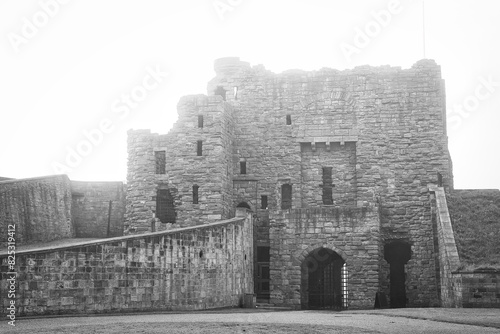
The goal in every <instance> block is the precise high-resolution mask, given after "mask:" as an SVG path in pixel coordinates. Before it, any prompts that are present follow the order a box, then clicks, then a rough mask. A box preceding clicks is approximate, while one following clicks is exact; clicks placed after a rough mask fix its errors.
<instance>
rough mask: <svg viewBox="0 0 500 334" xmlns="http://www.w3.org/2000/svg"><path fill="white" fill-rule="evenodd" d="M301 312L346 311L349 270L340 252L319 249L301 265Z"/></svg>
mask: <svg viewBox="0 0 500 334" xmlns="http://www.w3.org/2000/svg"><path fill="white" fill-rule="evenodd" d="M301 276H302V279H301V306H302V309H335V310H341V309H346V308H347V269H346V266H345V260H344V259H343V258H342V256H340V255H339V254H338V253H337V252H335V251H333V250H331V249H329V248H324V247H319V248H316V249H315V250H313V251H311V252H309V253H308V254H307V256H305V258H304V260H303V262H302V264H301Z"/></svg>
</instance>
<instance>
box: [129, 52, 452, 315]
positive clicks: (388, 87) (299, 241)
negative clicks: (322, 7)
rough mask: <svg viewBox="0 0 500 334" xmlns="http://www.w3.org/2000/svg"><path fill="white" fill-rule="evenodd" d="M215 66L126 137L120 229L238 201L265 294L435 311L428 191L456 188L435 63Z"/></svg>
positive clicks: (283, 299)
mask: <svg viewBox="0 0 500 334" xmlns="http://www.w3.org/2000/svg"><path fill="white" fill-rule="evenodd" d="M215 72H216V76H215V78H214V79H212V80H211V81H210V82H209V83H208V96H204V95H196V96H188V97H184V98H182V99H181V100H180V102H179V105H178V112H179V119H178V121H177V122H176V123H175V124H174V126H173V128H172V129H171V130H170V132H169V133H168V134H166V135H158V134H151V133H150V132H149V131H145V130H136V131H130V132H129V139H128V140H129V142H128V153H129V166H128V182H127V184H128V192H127V228H128V233H140V232H141V231H148V230H150V229H151V228H152V225H151V220H152V217H154V216H156V217H157V221H161V223H160V222H158V223H157V224H156V225H155V227H154V228H156V229H162V228H168V226H170V224H172V223H175V224H180V225H182V226H189V225H196V224H203V223H205V222H210V221H214V220H220V219H224V218H229V217H232V216H233V215H234V212H235V208H236V207H246V208H248V209H249V210H251V211H252V212H253V213H254V216H255V217H256V219H255V222H256V223H255V224H256V226H255V229H254V243H255V251H256V252H255V253H256V257H255V272H256V277H255V282H256V284H255V291H256V293H257V295H258V298H259V299H260V300H261V301H265V302H270V303H272V304H275V305H284V306H292V307H295V308H339V309H341V308H347V307H350V308H363V307H365V308H366V307H373V305H374V301H375V296H376V295H377V294H378V295H380V296H381V295H387V297H388V299H389V301H390V303H391V305H392V306H433V305H436V306H437V305H438V304H439V296H438V286H437V285H438V279H437V276H438V274H437V272H438V270H436V268H437V264H436V262H435V258H436V251H435V248H436V245H435V239H434V230H433V229H434V225H433V220H432V212H431V197H430V191H429V185H439V186H443V187H444V188H445V189H450V188H452V187H453V177H452V172H451V160H450V156H449V153H448V147H447V135H446V118H445V114H446V113H445V93H444V82H443V80H442V79H441V71H440V67H439V66H438V65H436V63H435V62H434V61H432V60H421V61H418V62H417V63H416V64H415V65H413V66H412V67H411V68H410V69H405V70H403V69H401V68H399V67H389V66H382V67H369V66H363V67H357V68H354V69H352V70H344V71H338V70H333V69H321V70H319V71H312V72H306V71H299V70H292V71H286V72H283V73H280V74H274V73H272V72H270V71H267V70H266V69H265V68H264V67H263V66H262V65H259V66H254V67H251V66H250V65H249V64H248V63H246V62H242V61H240V60H239V59H238V58H223V59H218V60H216V61H215Z"/></svg>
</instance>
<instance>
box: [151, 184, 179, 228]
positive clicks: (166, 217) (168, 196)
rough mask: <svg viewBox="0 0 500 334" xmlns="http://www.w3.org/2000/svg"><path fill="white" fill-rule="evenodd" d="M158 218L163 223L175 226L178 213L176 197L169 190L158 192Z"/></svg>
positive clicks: (159, 190)
mask: <svg viewBox="0 0 500 334" xmlns="http://www.w3.org/2000/svg"><path fill="white" fill-rule="evenodd" d="M156 217H157V218H158V219H160V221H161V222H162V223H171V224H175V220H176V217H177V213H176V212H175V204H174V196H173V195H172V193H171V192H170V190H169V189H158V190H157V191H156Z"/></svg>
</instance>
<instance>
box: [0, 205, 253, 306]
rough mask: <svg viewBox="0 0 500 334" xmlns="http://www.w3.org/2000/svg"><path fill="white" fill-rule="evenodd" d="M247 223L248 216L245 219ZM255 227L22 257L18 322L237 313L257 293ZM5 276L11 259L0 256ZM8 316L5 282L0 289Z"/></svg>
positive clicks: (242, 223) (214, 228)
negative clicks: (233, 309)
mask: <svg viewBox="0 0 500 334" xmlns="http://www.w3.org/2000/svg"><path fill="white" fill-rule="evenodd" d="M243 215H245V213H243ZM252 243H253V242H252V219H251V216H250V215H248V216H242V217H237V218H233V219H230V220H226V221H221V222H216V223H209V224H205V225H202V226H197V227H190V228H182V229H173V230H171V231H163V232H156V233H148V234H142V235H137V236H128V237H116V238H110V239H105V240H98V241H93V242H87V243H80V244H75V245H73V246H68V247H59V248H49V249H46V250H40V251H36V252H29V251H18V252H17V253H16V265H15V270H14V271H15V272H17V279H16V282H17V283H16V287H15V291H16V292H15V305H16V307H17V316H29V315H42V314H71V313H104V312H132V311H159V310H199V309H208V308H216V307H230V306H238V305H240V304H241V302H242V298H243V296H244V294H245V293H253V291H252V289H253V268H252V266H253V250H252ZM0 263H1V272H2V273H7V272H9V271H12V270H8V265H7V263H8V261H7V256H6V252H5V251H4V252H2V253H0ZM0 284H1V285H0V287H1V289H0V291H1V294H2V295H1V300H2V308H1V309H2V311H1V312H2V314H3V315H4V314H5V312H6V307H7V306H8V305H9V302H10V300H11V298H8V297H7V291H8V286H7V285H8V282H7V276H6V275H4V274H2V280H1V282H0Z"/></svg>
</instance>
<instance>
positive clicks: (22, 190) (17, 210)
mask: <svg viewBox="0 0 500 334" xmlns="http://www.w3.org/2000/svg"><path fill="white" fill-rule="evenodd" d="M9 225H15V240H16V245H23V244H29V243H35V242H47V241H52V240H57V239H62V238H71V237H73V236H74V233H75V232H74V229H73V225H72V223H71V184H70V181H69V179H68V177H67V176H66V175H54V176H47V177H38V178H31V179H18V180H10V181H3V182H0V247H6V246H7V237H8V234H7V231H8V230H9Z"/></svg>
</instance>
